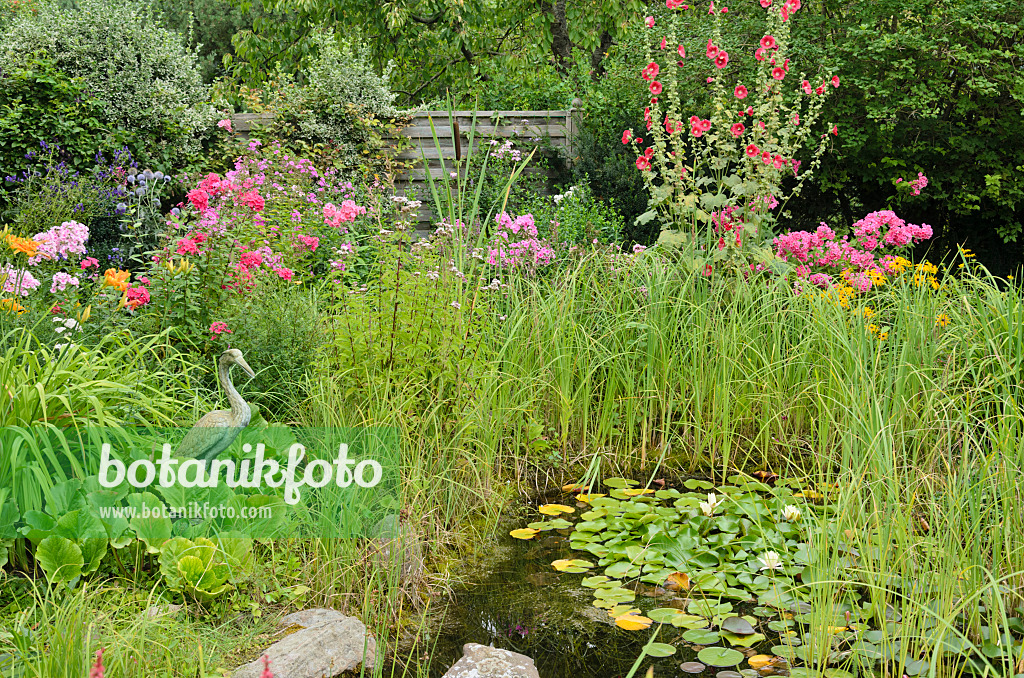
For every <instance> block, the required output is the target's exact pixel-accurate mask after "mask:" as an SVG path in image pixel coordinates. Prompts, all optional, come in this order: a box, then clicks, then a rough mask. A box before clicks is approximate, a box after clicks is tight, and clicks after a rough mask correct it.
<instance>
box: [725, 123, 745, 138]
mask: <svg viewBox="0 0 1024 678" xmlns="http://www.w3.org/2000/svg"><path fill="white" fill-rule="evenodd" d="M746 130H747V128H746V126H744V124H743V123H742V122H738V123H736V124H735V125H733V126H732V127H730V128H729V131H730V132H732V135H733V136H734V137H737V138H739V137H741V136H743V133H744V132H745V131H746Z"/></svg>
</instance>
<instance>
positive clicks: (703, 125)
mask: <svg viewBox="0 0 1024 678" xmlns="http://www.w3.org/2000/svg"><path fill="white" fill-rule="evenodd" d="M700 129H701V131H702V132H707V131H708V130H709V129H711V121H710V120H701V121H700Z"/></svg>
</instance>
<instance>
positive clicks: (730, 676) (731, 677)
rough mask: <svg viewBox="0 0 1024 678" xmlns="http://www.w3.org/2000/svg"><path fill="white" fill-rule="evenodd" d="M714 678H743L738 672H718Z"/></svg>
mask: <svg viewBox="0 0 1024 678" xmlns="http://www.w3.org/2000/svg"><path fill="white" fill-rule="evenodd" d="M715 678H743V674H742V673H739V672H738V671H719V672H718V673H716V674H715Z"/></svg>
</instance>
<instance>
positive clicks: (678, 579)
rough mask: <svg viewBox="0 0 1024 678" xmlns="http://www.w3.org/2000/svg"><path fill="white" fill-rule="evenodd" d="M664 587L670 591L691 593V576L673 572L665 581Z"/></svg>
mask: <svg viewBox="0 0 1024 678" xmlns="http://www.w3.org/2000/svg"><path fill="white" fill-rule="evenodd" d="M663 586H664V587H665V588H666V589H668V590H669V591H689V590H690V575H688V574H686V573H685V572H673V573H672V574H670V575H669V576H668V578H667V579H665V583H664V584H663Z"/></svg>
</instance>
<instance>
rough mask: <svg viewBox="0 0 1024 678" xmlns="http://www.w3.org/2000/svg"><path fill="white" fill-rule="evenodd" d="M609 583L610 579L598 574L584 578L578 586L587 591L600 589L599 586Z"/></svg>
mask: <svg viewBox="0 0 1024 678" xmlns="http://www.w3.org/2000/svg"><path fill="white" fill-rule="evenodd" d="M610 581H611V579H609V578H608V577H606V576H604V575H603V574H599V575H596V576H594V577H586V578H585V579H584V580H583V581H581V582H580V584H582V585H583V586H586V587H587V588H588V589H596V588H600V586H601V584H605V583H607V582H610Z"/></svg>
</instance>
